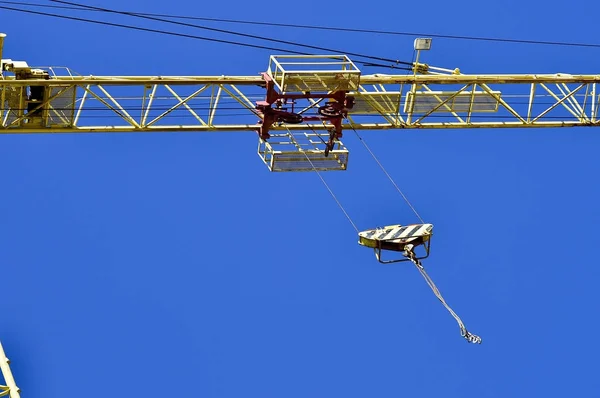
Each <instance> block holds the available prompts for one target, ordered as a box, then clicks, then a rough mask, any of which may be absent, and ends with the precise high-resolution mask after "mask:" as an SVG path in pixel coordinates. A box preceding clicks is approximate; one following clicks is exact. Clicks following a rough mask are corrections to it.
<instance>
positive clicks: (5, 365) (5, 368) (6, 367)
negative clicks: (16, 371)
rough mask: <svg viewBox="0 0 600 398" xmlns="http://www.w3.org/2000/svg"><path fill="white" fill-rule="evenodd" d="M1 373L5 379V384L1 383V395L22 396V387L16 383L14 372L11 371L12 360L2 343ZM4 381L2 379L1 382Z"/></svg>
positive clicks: (10, 397)
mask: <svg viewBox="0 0 600 398" xmlns="http://www.w3.org/2000/svg"><path fill="white" fill-rule="evenodd" d="M0 374H2V378H3V379H4V385H2V384H0V397H9V398H20V393H21V391H20V389H19V387H17V384H16V383H15V379H14V378H13V375H12V372H11V371H10V361H9V360H8V358H7V357H6V354H5V353H4V349H3V348H2V344H0ZM1 382H2V381H1V380H0V383H1Z"/></svg>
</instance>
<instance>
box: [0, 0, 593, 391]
mask: <svg viewBox="0 0 600 398" xmlns="http://www.w3.org/2000/svg"><path fill="white" fill-rule="evenodd" d="M40 3H43V4H49V3H48V2H40ZM122 4H123V2H117V1H115V0H105V1H103V2H97V3H94V5H98V6H105V7H109V8H111V7H112V8H119V7H121V6H122ZM127 7H128V9H129V10H132V11H143V12H160V13H176V14H186V15H191V16H204V17H214V18H232V19H250V20H262V21H272V22H283V23H299V24H313V25H323V26H327V25H332V26H345V27H357V28H366V29H385V30H399V31H405V32H422V33H430V34H433V33H436V34H452V35H469V36H489V37H505V38H517V39H533V40H552V41H565V42H569V41H572V42H600V41H598V40H597V28H596V25H597V23H596V22H597V18H596V15H597V14H598V12H599V11H600V5H598V4H594V3H593V2H587V3H586V5H585V9H582V8H581V7H575V6H573V7H565V6H564V4H562V3H555V4H549V3H546V2H532V3H531V4H523V3H522V2H511V1H505V2H503V3H502V4H499V3H495V4H493V5H492V4H491V3H490V4H489V5H488V4H484V3H482V2H476V1H464V2H460V3H452V5H451V6H450V5H449V3H447V2H441V1H435V0H434V1H433V2H430V3H428V4H427V5H426V6H423V5H418V4H416V3H415V5H411V6H403V5H400V3H398V2H392V1H390V2H387V3H379V4H378V5H377V6H372V7H368V6H367V5H366V4H365V3H364V2H356V3H352V2H350V3H343V4H341V5H339V6H335V7H333V6H332V5H331V4H329V3H327V5H326V6H325V5H324V6H322V7H321V6H319V3H312V4H310V5H305V6H302V5H301V4H300V3H289V4H288V3H285V4H283V5H281V8H279V7H278V8H271V7H272V6H270V5H268V4H265V5H263V6H261V5H259V4H257V3H253V2H242V1H239V0H231V1H230V2H228V3H222V2H214V3H213V2H193V1H183V0H173V1H170V2H169V3H159V2H155V3H150V2H144V1H139V0H137V1H130V2H128V3H127ZM81 15H86V16H87V17H89V18H111V20H112V21H121V22H124V23H130V24H136V25H141V26H152V27H156V26H157V25H152V24H148V23H147V22H144V21H139V20H135V19H127V18H125V17H117V16H113V17H110V16H105V15H104V16H103V15H99V14H92V15H89V14H81ZM0 16H1V18H2V21H3V23H2V27H1V29H2V31H3V32H5V33H7V34H8V37H7V38H6V41H5V45H4V54H3V57H4V58H12V59H16V60H25V61H27V62H28V63H29V64H30V65H61V66H69V67H71V68H73V69H74V70H76V71H78V72H79V73H82V74H94V75H102V74H104V75H153V74H162V75H228V74H231V75H255V74H257V73H258V72H260V71H262V70H264V69H265V68H266V67H267V64H268V59H269V55H270V53H269V52H268V51H261V50H256V49H249V48H241V47H234V46H228V45H224V44H216V43H208V42H202V41H196V40H191V39H182V38H176V37H169V36H163V35H157V34H151V33H144V32H134V31H129V30H123V29H119V28H114V27H106V26H99V25H89V24H85V23H81V22H74V21H61V20H56V19H51V18H47V17H40V16H34V15H26V14H20V13H15V12H9V11H6V10H0ZM210 26H218V27H221V28H230V29H234V30H244V31H245V32H249V33H253V34H261V35H268V36H270V37H276V38H280V39H284V40H294V41H299V42H303V43H310V44H312V45H319V46H325V47H331V48H336V49H340V50H341V51H349V52H361V53H367V54H373V55H377V56H382V57H388V58H398V59H404V60H409V61H410V59H411V57H412V41H413V39H414V38H413V37H402V36H384V35H365V34H356V33H339V32H338V33H334V32H323V31H316V30H315V31H310V30H293V29H275V28H266V27H259V26H249V25H248V26H236V25H215V24H212V25H210ZM160 27H161V28H164V29H169V30H172V29H175V28H173V27H170V26H168V25H167V26H160ZM178 30H179V31H184V32H190V33H193V34H206V35H208V33H204V32H200V31H195V30H193V29H191V28H186V29H183V28H182V29H178ZM219 37H220V36H219ZM227 38H228V39H231V38H230V37H227ZM233 40H236V39H235V38H234V39H233ZM598 51H600V50H599V49H594V48H580V47H558V46H540V45H535V46H534V45H524V44H508V43H490V42H473V41H461V40H449V39H434V41H433V48H432V51H430V52H428V53H427V54H426V55H425V56H426V59H425V61H426V62H428V63H430V64H432V65H437V66H442V67H448V68H455V67H459V68H460V69H461V70H462V71H463V72H464V73H555V72H563V73H573V74H576V73H590V74H591V73H600V61H599V58H598ZM383 72H384V73H389V70H383ZM99 123H102V119H100V120H99ZM599 132H600V130H595V129H544V130H523V129H514V130H491V129H488V130H427V131H418V130H406V131H368V132H362V133H361V134H362V137H363V138H364V139H365V140H366V142H367V143H368V144H369V146H370V147H371V149H372V150H373V151H374V152H375V153H376V155H377V156H378V158H379V159H380V161H381V162H382V163H383V164H384V165H385V167H386V169H387V170H388V172H389V173H390V174H391V175H392V176H393V177H394V179H395V180H396V181H397V182H398V183H399V184H400V186H401V187H402V189H403V191H404V192H405V194H406V195H408V197H409V199H410V200H411V202H412V203H413V204H414V205H415V207H416V209H417V210H418V211H419V213H420V214H421V216H422V217H423V218H424V219H425V220H426V221H427V222H431V223H433V224H434V233H435V236H434V240H433V244H432V255H431V257H430V258H429V259H427V260H425V262H424V265H425V266H426V268H427V270H428V271H429V274H430V276H431V277H432V278H433V280H434V281H435V282H436V284H437V286H438V287H439V288H440V290H441V292H442V294H443V295H444V297H445V298H446V300H447V301H448V303H449V304H450V305H451V306H452V307H453V308H454V310H455V311H456V312H457V313H458V314H459V316H461V318H462V319H463V321H464V322H465V324H466V326H467V328H468V329H469V330H470V331H472V332H473V333H476V334H478V335H480V336H481V337H482V338H483V344H482V345H478V346H476V345H469V344H467V343H466V342H465V341H464V340H463V339H462V338H461V337H460V335H459V330H458V327H457V325H456V323H455V321H454V320H453V319H452V317H451V316H450V315H449V314H448V313H447V312H446V310H445V309H444V308H443V307H442V306H441V304H440V303H439V302H438V301H437V299H436V298H435V296H434V295H433V293H432V292H431V290H430V289H429V288H428V287H427V285H426V284H425V281H424V280H423V279H422V277H421V276H420V275H419V273H418V272H417V270H416V269H415V268H414V267H413V266H411V265H410V264H406V263H402V264H400V265H398V264H396V265H392V266H384V265H381V264H379V263H377V262H376V261H375V259H374V257H373V253H372V251H370V250H369V249H366V248H363V247H360V246H359V245H358V244H357V243H356V242H357V236H356V233H355V231H354V229H352V227H351V226H350V224H349V223H348V221H347V220H346V218H345V217H344V215H343V214H342V213H341V212H340V211H339V209H338V207H337V205H336V204H335V202H334V201H333V200H332V198H331V196H330V195H329V193H328V192H327V190H326V189H325V188H324V186H323V184H322V183H321V181H320V180H319V179H318V177H317V176H316V175H315V174H314V173H306V174H303V173H300V174H292V173H286V174H273V173H269V172H268V170H267V169H266V167H265V166H264V164H262V162H261V160H260V159H259V157H258V156H257V155H256V139H257V138H256V136H255V134H253V133H243V132H240V133H234V134H225V135H222V134H215V133H197V134H160V133H156V134H107V135H103V134H94V135H80V136H78V135H74V134H72V135H22V136H20V135H3V136H2V137H0V140H1V144H0V170H2V171H1V172H0V173H1V174H0V175H1V181H2V196H1V197H0V208H1V209H2V213H1V214H2V222H1V223H0V242H2V244H1V245H0V264H1V265H2V273H1V277H2V282H3V283H2V285H3V293H4V294H3V297H4V300H3V306H2V307H3V312H2V317H1V318H0V339H1V341H2V343H3V346H4V348H5V350H6V352H7V354H8V356H9V357H10V358H11V360H12V370H13V373H14V376H15V378H16V380H17V383H18V385H19V386H20V387H21V389H22V396H23V397H34V396H45V397H48V398H53V397H59V396H60V397H65V396H67V397H68V396H81V395H85V396H86V397H87V398H94V397H100V396H104V395H105V394H106V393H107V392H108V390H110V392H111V393H116V394H118V395H119V396H134V395H135V396H143V395H148V396H156V395H158V394H164V393H169V394H170V395H173V396H189V395H194V396H199V397H211V398H230V397H231V398H234V397H236V398H237V397H240V396H244V397H249V398H250V397H257V398H258V397H260V398H270V397H273V398H275V397H286V398H295V397H298V398H300V397H306V396H311V397H333V396H340V397H341V396H343V397H347V398H354V397H365V396H373V397H374V396H377V397H381V398H384V397H403V396H419V397H429V396H444V397H448V398H453V397H461V398H462V397H478V398H483V397H507V396H510V397H529V396H533V395H535V396H544V397H559V396H561V397H562V396H566V395H568V396H596V395H598V394H599V393H600V381H598V378H597V374H596V373H597V372H596V371H595V368H596V358H597V356H598V354H599V353H600V344H599V343H598V340H597V339H595V338H594V336H595V333H596V332H597V330H598V327H599V325H600V323H599V321H598V317H597V314H598V304H597V301H596V298H595V297H594V294H593V293H594V288H595V281H596V280H597V279H598V277H599V276H600V274H599V271H598V268H597V267H596V262H597V260H596V251H595V249H596V247H597V242H598V232H597V229H596V225H598V223H599V222H600V211H599V210H598V205H597V203H598V199H599V196H600V189H599V188H598V184H597V182H596V179H597V175H598V173H599V172H600V166H599V165H598V162H597V161H596V159H597V148H598V145H600V134H598V133H599ZM344 143H345V144H346V146H347V147H348V148H349V149H350V152H351V154H350V166H349V170H348V171H346V172H344V173H324V174H323V176H324V178H325V179H326V180H327V182H328V183H329V184H330V186H331V187H332V189H333V190H334V191H335V193H336V194H337V195H338V197H339V199H340V200H341V202H342V203H343V204H344V206H345V207H346V209H347V211H348V212H349V214H350V215H351V216H352V218H353V219H354V221H355V222H356V223H357V224H358V226H359V228H361V229H368V228H371V227H374V226H376V225H382V224H395V223H402V224H405V223H412V222H415V221H416V220H415V218H414V215H413V214H412V213H411V211H410V209H409V207H408V206H407V205H406V204H405V203H404V202H403V201H402V198H401V197H400V196H399V195H398V194H397V192H396V191H395V190H394V188H393V186H392V185H391V184H390V182H389V181H388V180H387V179H386V177H385V175H384V174H383V173H382V172H381V170H380V169H379V168H378V167H377V165H376V163H375V162H374V161H373V159H372V158H371V157H370V155H369V154H368V153H367V152H366V150H365V148H364V147H363V146H362V145H361V143H360V142H359V141H358V140H357V139H356V138H355V137H353V136H352V135H350V134H348V135H347V138H345V139H344Z"/></svg>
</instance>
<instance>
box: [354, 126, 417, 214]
mask: <svg viewBox="0 0 600 398" xmlns="http://www.w3.org/2000/svg"><path fill="white" fill-rule="evenodd" d="M346 120H348V122H349V123H350V126H351V127H352V130H354V134H356V136H357V137H358V139H359V140H360V142H362V144H363V145H364V146H365V148H366V149H367V151H369V153H370V154H371V156H372V157H373V159H374V160H375V162H377V164H378V165H379V167H380V168H381V170H382V171H383V172H384V174H385V175H386V176H387V178H388V179H389V180H390V181H391V183H392V185H394V187H396V190H397V191H398V193H400V196H402V198H404V201H405V202H406V204H407V205H408V207H410V208H411V210H412V211H413V212H414V213H415V215H416V216H417V218H418V219H419V220H420V221H421V223H422V224H425V221H423V219H422V218H421V216H420V215H419V213H418V212H417V209H415V207H414V206H413V205H412V203H410V201H409V200H408V198H407V197H406V195H405V194H404V192H402V190H401V189H400V187H399V186H398V184H396V182H395V181H394V179H393V178H392V176H391V175H390V173H388V171H387V170H386V169H385V167H383V165H382V164H381V162H380V161H379V159H377V156H375V154H374V153H373V151H372V150H371V148H369V146H368V145H367V143H366V142H365V140H363V138H362V137H361V136H360V134H358V131H356V129H355V128H354V126H353V125H352V122H351V121H350V120H349V119H346Z"/></svg>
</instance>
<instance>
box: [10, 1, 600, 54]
mask: <svg viewBox="0 0 600 398" xmlns="http://www.w3.org/2000/svg"><path fill="white" fill-rule="evenodd" d="M0 3H2V4H17V5H24V6H33V7H43V8H56V9H66V10H80V11H84V10H85V9H84V8H81V7H69V6H56V5H49V4H36V3H28V2H21V1H0ZM90 11H91V10H90ZM128 12H129V13H131V14H137V15H144V16H150V17H164V18H173V19H184V20H185V19H187V20H195V21H208V22H226V23H233V24H245V25H262V26H272V27H283V28H294V29H311V30H326V31H339V32H354V33H368V34H378V35H393V36H429V37H438V38H441V39H453V40H477V41H492V42H505V43H520V44H536V45H551V46H568V47H591V48H600V44H598V43H576V42H562V41H544V40H530V39H509V38H502V37H482V36H468V35H445V34H436V33H426V32H399V31H389V30H377V29H361V28H344V27H334V26H318V25H302V24H290V23H277V22H262V21H248V20H240V19H226V18H208V17H196V16H186V15H176V14H163V13H147V12H134V11H128Z"/></svg>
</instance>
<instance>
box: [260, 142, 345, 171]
mask: <svg viewBox="0 0 600 398" xmlns="http://www.w3.org/2000/svg"><path fill="white" fill-rule="evenodd" d="M319 137H321V138H322V139H323V140H325V141H327V139H328V138H329V135H328V134H317V133H293V134H292V133H284V134H271V138H269V140H268V141H264V140H262V139H260V138H259V142H258V155H259V156H260V158H261V159H262V160H263V162H264V163H265V164H266V165H267V167H268V168H269V170H270V171H273V172H276V171H277V172H282V171H283V172H292V171H296V172H299V171H314V170H315V169H316V170H318V171H342V170H346V168H347V167H348V150H347V149H346V148H345V147H344V145H343V144H342V143H341V142H340V141H338V142H337V143H336V145H335V148H334V149H333V150H331V151H329V156H327V157H326V156H325V144H324V143H323V142H322V141H321V139H320V138H319Z"/></svg>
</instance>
